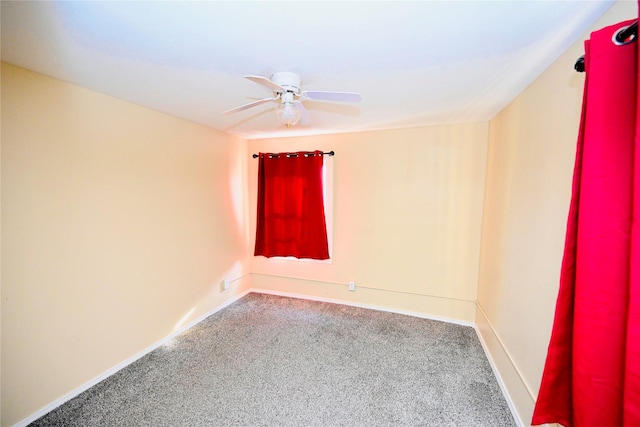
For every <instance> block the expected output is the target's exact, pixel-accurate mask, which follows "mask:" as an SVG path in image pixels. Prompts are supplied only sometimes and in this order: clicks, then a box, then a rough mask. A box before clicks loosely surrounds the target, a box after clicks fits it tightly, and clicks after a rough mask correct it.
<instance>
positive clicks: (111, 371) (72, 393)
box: [13, 290, 251, 427]
mask: <svg viewBox="0 0 640 427" xmlns="http://www.w3.org/2000/svg"><path fill="white" fill-rule="evenodd" d="M249 292H251V291H250V290H246V291H244V292H242V293H240V294H238V295H235V296H233V297H231V298H229V299H228V300H227V301H225V302H224V303H222V304H221V305H219V306H217V307H215V308H213V309H212V310H210V311H209V312H207V313H205V314H203V315H202V316H200V317H198V318H197V319H195V320H193V321H192V322H189V323H188V324H187V325H185V326H183V327H182V328H180V329H178V330H176V331H174V332H173V333H171V334H170V335H167V336H166V337H164V338H162V339H161V340H160V341H157V342H155V343H153V344H151V345H150V346H148V347H147V348H145V349H143V350H141V351H139V352H138V353H136V354H134V355H133V356H131V357H129V358H127V359H125V360H123V361H122V362H120V363H118V364H117V365H115V366H114V367H112V368H110V369H108V370H106V371H104V372H103V373H101V374H100V375H98V376H97V377H95V378H93V379H91V380H89V381H87V382H86V383H84V384H82V385H81V386H80V387H77V388H75V389H74V390H72V391H70V392H69V393H67V394H65V395H64V396H62V397H60V398H59V399H56V400H55V401H53V402H51V403H50V404H48V405H47V406H45V407H43V408H41V409H39V410H38V411H36V412H35V413H33V414H31V415H30V416H28V417H27V418H25V419H23V420H22V421H18V422H17V423H16V424H14V425H13V427H24V426H27V425H29V424H31V423H32V422H34V421H35V420H37V419H38V418H40V417H42V416H44V415H46V414H48V413H49V412H51V411H53V410H54V409H56V408H57V407H58V406H60V405H62V404H64V403H66V402H68V401H69V400H71V399H73V398H74V397H76V396H78V395H79V394H80V393H82V392H84V391H86V390H88V389H90V388H91V387H93V386H94V385H96V384H98V383H99V382H100V381H103V380H105V379H107V378H108V377H110V376H111V375H113V374H115V373H116V372H118V371H119V370H121V369H124V368H126V367H127V366H129V365H130V364H132V363H133V362H135V361H136V360H138V359H140V358H142V357H144V356H146V355H147V354H149V353H151V352H152V351H153V350H155V349H157V348H158V347H161V346H162V345H164V344H166V343H167V342H169V341H170V340H172V339H173V338H175V337H177V336H178V335H180V334H182V333H183V332H185V331H187V330H188V329H190V328H192V327H194V326H195V325H197V324H198V323H200V322H202V321H203V320H204V319H206V318H207V317H209V316H211V315H212V314H215V313H217V312H218V311H220V310H222V309H223V308H225V307H227V306H229V305H231V304H233V303H234V302H236V301H237V300H239V299H240V298H242V297H244V296H245V295H247V294H248V293H249Z"/></svg>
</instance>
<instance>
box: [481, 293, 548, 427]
mask: <svg viewBox="0 0 640 427" xmlns="http://www.w3.org/2000/svg"><path fill="white" fill-rule="evenodd" d="M477 307H478V309H477V310H476V322H475V325H474V327H475V329H476V333H477V334H478V339H479V340H480V344H482V348H483V349H484V352H485V354H486V356H487V359H488V360H489V364H490V365H491V369H492V370H493V373H494V375H495V377H496V378H497V380H498V384H499V385H500V388H501V389H502V394H503V395H504V397H505V399H506V400H507V404H508V405H509V409H510V410H511V413H512V414H513V418H514V419H515V420H516V423H517V424H518V426H519V427H524V426H530V425H531V424H530V423H529V422H526V423H525V422H524V421H523V416H524V417H525V419H530V418H531V413H532V412H533V406H534V405H535V398H534V395H533V393H532V392H531V390H530V389H529V387H527V384H526V383H525V381H524V378H523V377H522V375H521V373H520V371H519V370H518V368H517V367H516V365H515V363H514V362H513V359H512V358H511V355H510V354H509V352H508V350H507V349H506V348H505V346H504V344H503V343H502V340H501V339H500V337H499V336H498V334H497V332H496V330H495V329H494V327H493V325H492V324H491V322H490V321H489V319H488V318H487V314H486V313H485V312H484V310H483V309H482V306H481V305H480V304H477ZM545 426H546V427H551V426H548V425H545Z"/></svg>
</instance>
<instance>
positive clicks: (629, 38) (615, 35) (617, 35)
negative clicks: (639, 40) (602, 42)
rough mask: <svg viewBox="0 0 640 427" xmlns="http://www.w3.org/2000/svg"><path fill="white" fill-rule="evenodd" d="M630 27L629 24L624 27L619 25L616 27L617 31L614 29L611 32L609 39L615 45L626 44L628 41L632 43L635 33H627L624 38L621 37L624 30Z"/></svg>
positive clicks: (634, 39)
mask: <svg viewBox="0 0 640 427" xmlns="http://www.w3.org/2000/svg"><path fill="white" fill-rule="evenodd" d="M629 27H631V25H627V26H624V27H621V28H619V29H618V31H616V32H615V33H613V37H611V41H612V42H613V44H615V45H617V46H624V45H627V44H629V43H633V42H634V41H636V34H635V33H631V34H629V36H627V38H626V39H623V38H622V37H623V34H622V33H624V32H625V31H627V29H628V28H629Z"/></svg>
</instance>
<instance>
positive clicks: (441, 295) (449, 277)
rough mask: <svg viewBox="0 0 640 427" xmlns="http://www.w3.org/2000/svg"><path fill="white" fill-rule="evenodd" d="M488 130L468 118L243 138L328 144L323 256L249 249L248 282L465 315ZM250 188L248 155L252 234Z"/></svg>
mask: <svg viewBox="0 0 640 427" xmlns="http://www.w3.org/2000/svg"><path fill="white" fill-rule="evenodd" d="M487 134H488V128H487V124H486V123H471V124H463V125H449V126H434V127H424V128H417V129H404V130H389V131H379V132H363V133H353V134H341V135H324V136H315V137H306V138H290V139H270V140H253V141H249V150H250V152H251V153H257V152H260V151H262V152H279V151H298V150H315V149H321V150H324V151H330V150H335V152H336V155H335V156H334V157H325V161H326V162H327V163H328V164H330V165H332V167H333V236H332V237H333V245H332V252H333V253H332V262H331V263H330V264H323V263H317V262H316V263H314V262H299V261H286V260H274V259H267V258H264V257H253V260H252V265H251V271H252V285H253V286H254V287H256V288H266V289H271V290H276V291H283V292H289V293H298V294H304V295H307V296H316V297H324V298H335V299H340V300H345V301H350V302H357V303H361V304H370V305H376V306H380V307H388V308H394V309H399V310H405V311H412V312H416V313H428V314H430V315H433V316H440V317H445V318H449V319H454V320H460V321H467V322H473V321H474V316H475V300H476V290H477V277H478V276H477V275H478V259H479V253H480V252H479V251H480V234H481V219H482V200H483V192H484V179H485V166H486V150H487ZM256 188H257V160H253V163H251V165H250V167H249V200H250V207H249V211H250V215H251V220H250V222H249V223H250V224H251V236H253V235H254V233H255V209H256V202H255V201H256V191H257V190H256ZM252 243H253V239H252ZM349 281H355V282H356V291H355V292H349V291H348V290H347V284H348V282H349Z"/></svg>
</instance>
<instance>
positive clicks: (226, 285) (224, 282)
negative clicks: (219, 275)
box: [220, 279, 229, 292]
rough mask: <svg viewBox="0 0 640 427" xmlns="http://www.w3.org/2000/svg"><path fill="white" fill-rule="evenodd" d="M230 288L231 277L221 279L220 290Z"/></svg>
mask: <svg viewBox="0 0 640 427" xmlns="http://www.w3.org/2000/svg"><path fill="white" fill-rule="evenodd" d="M227 289H229V279H224V280H221V281H220V292H224V291H226V290H227Z"/></svg>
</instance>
